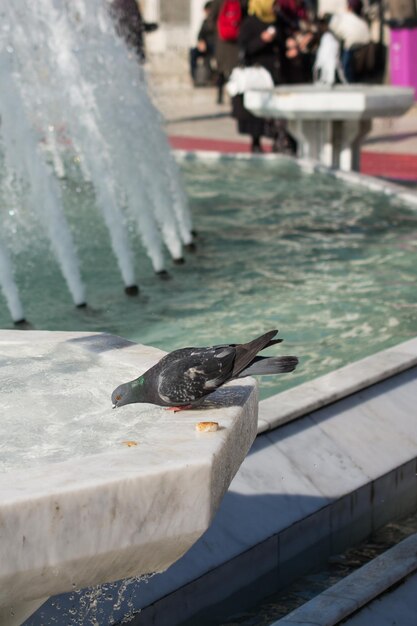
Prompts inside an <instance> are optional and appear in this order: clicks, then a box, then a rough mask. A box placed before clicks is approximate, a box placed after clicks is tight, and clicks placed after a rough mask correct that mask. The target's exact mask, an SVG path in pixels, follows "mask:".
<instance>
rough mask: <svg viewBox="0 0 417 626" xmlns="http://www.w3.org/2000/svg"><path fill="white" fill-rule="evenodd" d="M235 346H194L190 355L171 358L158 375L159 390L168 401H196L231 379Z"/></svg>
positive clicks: (161, 395)
mask: <svg viewBox="0 0 417 626" xmlns="http://www.w3.org/2000/svg"><path fill="white" fill-rule="evenodd" d="M234 359H235V349H234V348H233V347H229V346H221V347H218V348H217V347H216V348H201V349H199V348H195V349H192V351H191V350H190V352H189V354H188V355H187V358H179V359H178V360H175V361H171V362H170V363H169V365H167V366H166V367H164V368H163V370H162V371H161V372H160V374H159V377H158V393H159V395H160V397H161V398H162V400H163V401H164V402H166V403H167V404H168V403H170V404H172V405H179V406H180V405H182V404H190V403H193V402H195V401H197V400H199V399H200V398H203V397H204V396H206V395H207V394H209V393H211V392H212V391H214V390H215V389H217V387H220V386H221V385H223V384H224V383H225V382H226V381H227V380H229V378H230V376H231V373H232V370H233V363H234Z"/></svg>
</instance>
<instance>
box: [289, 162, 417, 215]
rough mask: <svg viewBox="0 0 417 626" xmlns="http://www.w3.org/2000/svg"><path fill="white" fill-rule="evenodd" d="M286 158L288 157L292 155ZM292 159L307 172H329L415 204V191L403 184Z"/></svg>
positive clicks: (413, 205) (317, 163)
mask: <svg viewBox="0 0 417 626" xmlns="http://www.w3.org/2000/svg"><path fill="white" fill-rule="evenodd" d="M286 158H287V159H289V158H292V157H286ZM292 160H293V161H294V163H296V164H297V165H298V166H299V167H300V168H301V169H302V170H303V171H304V172H306V173H307V174H314V173H315V172H319V173H320V174H329V175H330V176H333V177H334V178H338V179H339V180H343V182H345V183H348V184H350V185H359V186H361V187H366V188H367V189H369V190H370V191H376V192H379V193H383V194H385V195H387V196H392V197H395V198H396V199H399V200H402V201H403V202H405V203H406V204H408V205H410V206H411V207H413V208H415V207H416V206H417V192H416V191H414V190H413V189H407V188H406V187H404V186H403V185H398V184H396V183H391V182H389V181H386V180H383V179H381V178H375V177H374V176H367V175H366V174H361V173H360V172H354V171H350V172H345V171H343V170H339V169H334V168H330V167H326V166H325V165H323V164H322V163H319V162H318V161H316V160H314V159H303V158H301V159H295V158H292Z"/></svg>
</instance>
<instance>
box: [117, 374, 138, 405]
mask: <svg viewBox="0 0 417 626" xmlns="http://www.w3.org/2000/svg"><path fill="white" fill-rule="evenodd" d="M142 395H143V378H142V377H140V378H138V379H136V380H132V381H131V382H130V383H123V384H122V385H119V386H118V387H116V389H115V390H114V391H113V393H112V394H111V401H112V403H113V409H117V408H118V407H119V406H124V405H125V404H132V402H144V400H143V399H142Z"/></svg>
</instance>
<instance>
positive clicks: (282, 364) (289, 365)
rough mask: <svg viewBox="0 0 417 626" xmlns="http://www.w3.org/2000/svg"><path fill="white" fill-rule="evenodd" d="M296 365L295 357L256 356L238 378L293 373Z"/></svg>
mask: <svg viewBox="0 0 417 626" xmlns="http://www.w3.org/2000/svg"><path fill="white" fill-rule="evenodd" d="M297 365H298V359H297V357H296V356H277V357H269V356H258V357H257V358H256V359H254V361H252V363H251V364H250V365H249V367H247V368H246V369H244V370H243V371H242V372H240V374H239V376H238V378H243V377H244V376H260V375H264V374H266V375H268V374H284V373H286V372H293V371H294V370H295V368H296V367H297Z"/></svg>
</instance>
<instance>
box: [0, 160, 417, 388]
mask: <svg viewBox="0 0 417 626" xmlns="http://www.w3.org/2000/svg"><path fill="white" fill-rule="evenodd" d="M181 167H182V171H183V176H184V180H185V186H186V189H187V192H188V194H189V198H190V204H191V209H192V214H193V220H194V227H195V229H196V231H197V233H198V238H197V251H196V252H195V253H193V254H191V253H189V254H187V255H186V263H185V265H183V266H175V267H174V266H171V265H170V264H169V262H168V264H169V270H170V273H171V276H172V279H171V280H169V281H162V280H160V279H158V278H157V277H155V276H154V274H153V272H152V269H151V264H150V262H149V260H148V259H147V257H146V256H145V253H144V251H143V248H142V245H141V243H140V240H139V238H138V236H137V235H136V234H135V229H134V225H133V224H130V223H129V217H128V216H125V219H126V220H127V222H128V226H129V233H130V237H131V241H132V245H133V248H134V250H135V260H136V270H137V276H138V282H139V285H140V288H141V292H140V295H139V296H138V297H137V298H128V297H126V296H125V295H124V293H123V287H122V282H121V279H120V275H119V272H118V269H117V263H116V261H115V259H114V257H113V254H112V252H111V248H110V242H109V236H108V233H107V231H106V228H105V225H104V222H103V219H102V217H101V215H100V214H99V212H98V210H97V209H96V208H95V204H94V197H93V192H92V190H91V188H90V187H89V185H88V184H84V183H82V184H81V183H79V182H75V179H74V180H72V178H71V177H70V178H69V179H68V180H67V181H66V183H65V186H64V187H65V191H64V202H65V210H66V214H67V218H68V221H69V223H70V225H71V228H72V231H73V236H74V240H75V242H76V245H77V249H78V255H79V258H80V264H81V271H82V275H83V279H84V281H85V283H86V286H87V298H88V303H89V308H88V309H85V310H77V309H75V308H74V307H73V305H72V301H71V298H70V296H69V294H68V292H67V289H66V286H65V284H64V282H63V279H62V277H61V274H60V272H59V268H58V266H57V264H56V261H55V260H54V258H53V256H52V253H51V252H50V249H49V244H48V241H47V240H46V238H45V235H44V234H43V231H42V229H41V228H40V226H39V225H38V223H37V222H36V220H35V219H34V218H33V217H32V216H31V215H27V214H26V213H25V210H24V209H22V208H19V207H15V206H13V207H12V206H11V205H10V204H9V202H8V199H7V198H4V197H3V198H2V199H0V217H1V218H2V223H3V234H2V237H3V240H4V241H6V242H7V243H8V245H9V248H10V249H11V255H12V259H13V263H14V267H15V278H16V282H17V284H18V286H19V290H20V294H21V298H22V301H23V305H24V308H25V313H26V317H27V318H28V320H30V322H31V324H32V326H33V327H34V328H36V329H48V330H79V331H105V332H109V333H114V334H117V335H121V336H123V337H126V338H128V339H131V340H133V341H136V342H140V343H145V344H151V345H154V346H157V347H160V348H162V349H164V350H172V349H175V348H178V347H181V346H185V345H211V344H215V343H223V342H228V341H230V342H239V341H245V340H247V339H249V338H251V337H254V336H255V335H256V334H257V333H261V332H263V331H266V330H268V329H271V328H278V329H279V330H280V335H281V336H282V337H283V338H284V340H285V341H284V343H283V344H281V345H280V346H276V347H275V348H274V349H270V350H269V352H270V353H271V354H272V353H273V354H295V355H297V356H299V358H300V365H299V367H298V368H297V370H296V372H294V373H293V374H290V375H284V376H282V377H271V378H267V377H264V378H263V379H262V381H261V396H262V397H266V396H269V395H271V394H273V393H276V392H278V391H281V390H283V389H285V388H288V387H290V386H294V385H296V384H298V383H301V382H303V381H306V380H309V379H312V378H315V377H317V376H320V375H322V374H324V373H326V372H329V371H330V370H333V369H335V368H338V367H341V366H343V365H345V364H347V363H349V362H352V361H355V360H357V359H360V358H362V357H364V356H367V355H369V354H372V353H374V352H376V351H379V350H382V349H384V348H387V347H389V346H392V345H394V344H396V343H399V342H401V341H404V340H406V339H409V338H411V337H412V336H414V335H415V334H416V329H417V289H416V282H417V263H416V252H417V212H415V211H413V210H412V209H410V208H407V207H406V206H405V205H404V204H401V203H400V202H399V201H396V200H395V199H392V198H391V199H390V198H388V197H386V196H384V195H383V194H382V193H381V194H379V193H375V192H368V191H366V190H364V189H363V188H360V187H353V186H347V185H346V184H344V183H342V182H340V181H338V180H335V179H334V178H333V177H330V176H326V175H324V174H323V175H319V174H314V175H310V174H304V173H302V172H301V171H300V169H299V168H298V167H297V166H296V165H295V164H293V163H291V162H285V161H283V162H269V163H257V162H256V163H255V162H240V161H225V162H218V163H208V162H198V161H192V162H191V161H190V162H185V163H184V164H183V165H182V166H181ZM0 327H1V328H11V327H12V323H11V321H10V317H9V313H8V310H7V307H6V303H5V300H4V299H3V296H2V295H1V294H0Z"/></svg>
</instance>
